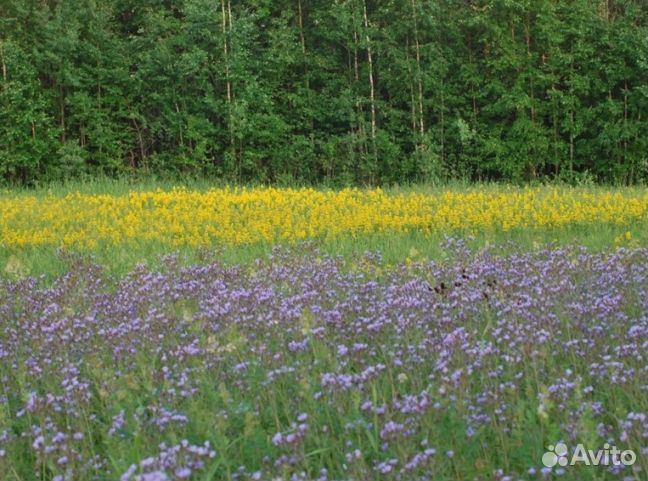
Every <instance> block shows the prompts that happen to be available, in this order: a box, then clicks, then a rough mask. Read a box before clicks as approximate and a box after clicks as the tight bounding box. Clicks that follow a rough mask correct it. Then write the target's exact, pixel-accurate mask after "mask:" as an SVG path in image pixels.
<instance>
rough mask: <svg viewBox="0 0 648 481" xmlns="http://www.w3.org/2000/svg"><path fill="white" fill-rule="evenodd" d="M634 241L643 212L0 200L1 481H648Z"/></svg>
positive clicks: (227, 196)
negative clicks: (599, 460)
mask: <svg viewBox="0 0 648 481" xmlns="http://www.w3.org/2000/svg"><path fill="white" fill-rule="evenodd" d="M647 236H648V193H647V192H646V191H645V189H644V190H641V189H603V188H596V189H585V188H582V189H568V188H555V187H538V188H522V189H518V188H496V189H480V188H473V189H466V190H465V191H463V192H460V191H456V190H447V191H436V190H428V191H425V190H416V189H414V190H411V191H405V190H402V191H382V190H357V189H353V190H343V191H323V190H314V189H270V188H263V189H229V188H223V189H203V190H187V189H175V190H157V191H155V190H154V191H141V192H140V191H134V192H126V193H78V192H77V193H70V194H67V193H64V194H60V193H38V194H31V193H25V192H20V193H10V192H5V193H2V194H0V250H1V251H2V252H1V255H0V261H1V262H2V264H0V267H2V268H3V271H2V272H1V273H0V380H1V383H0V480H3V481H4V480H8V481H32V480H39V481H77V480H78V481H85V480H97V481H100V480H101V481H103V480H106V481H108V480H120V481H171V480H173V481H181V480H201V481H208V480H241V481H244V480H268V481H270V480H272V481H275V480H295V481H300V480H301V481H306V480H321V481H330V480H374V479H376V480H387V481H394V480H403V481H407V480H421V481H422V480H456V481H459V480H497V481H518V480H528V481H531V480H550V479H561V480H592V481H594V480H601V481H603V480H623V481H626V480H635V481H640V480H645V479H648V247H647V245H648V242H647V240H646V238H647ZM596 239H598V241H596ZM431 245H433V247H430V246H431ZM255 246H257V247H255ZM258 246H262V248H260V247H258ZM246 250H247V251H248V252H249V255H248V256H247V257H245V256H241V257H238V258H237V257H235V256H234V257H232V256H231V255H229V257H228V255H226V254H227V253H229V254H231V253H232V252H234V251H246ZM124 251H131V252H133V253H134V254H133V255H134V256H135V258H137V257H139V258H140V260H142V262H141V263H138V264H137V265H134V264H133V265H130V266H128V269H127V270H126V271H124V272H122V271H119V270H115V269H113V267H114V265H115V264H114V262H115V261H114V259H113V258H118V257H119V256H121V255H122V252H124ZM365 251H366V252H365ZM383 251H388V252H389V253H390V257H389V258H388V259H387V258H386V257H385V256H384V255H383ZM164 252H166V255H162V256H160V254H161V253H164ZM188 252H193V253H194V255H193V256H189V257H187V256H185V254H187V253H188ZM39 256H40V257H39ZM45 257H52V258H56V261H52V262H58V264H57V265H58V266H59V267H64V268H63V270H61V271H60V272H59V271H58V270H53V271H52V270H48V269H50V268H51V264H48V263H47V262H44V261H43V259H44V258H45ZM153 258H155V259H157V260H156V261H155V262H144V261H148V260H151V259H153ZM34 259H40V261H38V262H37V261H34ZM557 443H564V444H565V445H566V446H567V447H568V449H569V451H570V452H573V450H574V447H575V446H576V445H577V444H579V443H582V444H584V445H586V446H587V448H588V449H592V450H597V449H604V447H605V446H618V447H619V448H620V449H621V450H632V451H633V452H634V453H635V455H636V459H635V461H634V462H633V463H632V464H627V465H626V464H624V463H613V462H608V463H607V464H606V465H602V466H587V465H585V464H583V463H580V464H577V465H573V466H571V465H563V464H560V463H555V464H554V465H552V466H547V465H546V463H545V464H543V455H544V454H545V453H546V451H547V450H548V449H550V448H549V446H554V445H557Z"/></svg>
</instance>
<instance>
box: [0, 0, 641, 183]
mask: <svg viewBox="0 0 648 481" xmlns="http://www.w3.org/2000/svg"><path fill="white" fill-rule="evenodd" d="M647 25H648V6H647V3H646V2H645V1H644V0H595V1H593V0H565V1H562V0H561V1H558V0H520V1H514V0H398V1H397V0H102V1H97V0H0V68H1V73H0V74H1V78H0V179H2V180H3V181H4V182H6V183H24V184H30V183H34V182H40V181H47V180H53V179H65V178H70V177H78V176H81V177H83V176H92V175H108V176H113V175H129V174H140V173H153V174H158V175H169V176H187V175H201V176H214V177H218V178H221V179H225V180H226V181H229V182H279V183H281V182H298V183H329V184H333V185H342V184H381V183H394V182H409V181H426V180H443V179H449V178H461V179H468V180H508V181H525V180H533V179H543V178H551V179H554V178H555V179H559V180H564V181H570V182H572V181H578V180H579V179H583V178H586V179H591V180H597V181H602V182H615V183H628V184H632V183H637V182H641V181H644V180H646V177H647V174H646V171H647V169H648V129H647V125H648V124H647V118H648V39H647V36H646V27H647Z"/></svg>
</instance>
